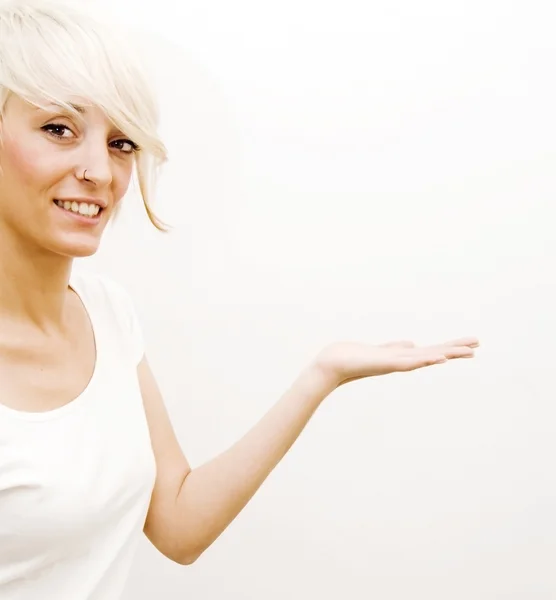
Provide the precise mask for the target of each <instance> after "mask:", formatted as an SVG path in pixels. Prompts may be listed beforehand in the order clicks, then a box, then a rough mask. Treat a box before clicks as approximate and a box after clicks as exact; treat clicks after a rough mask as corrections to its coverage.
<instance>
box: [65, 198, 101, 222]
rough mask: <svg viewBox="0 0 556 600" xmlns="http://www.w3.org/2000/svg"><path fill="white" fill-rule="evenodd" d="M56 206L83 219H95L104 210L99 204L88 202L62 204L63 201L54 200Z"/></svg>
mask: <svg viewBox="0 0 556 600" xmlns="http://www.w3.org/2000/svg"><path fill="white" fill-rule="evenodd" d="M54 204H56V205H57V206H59V207H60V208H61V209H63V210H67V211H68V212H72V213H75V214H77V215H81V216H82V217H89V218H94V217H96V216H98V214H99V213H100V212H101V211H102V208H101V207H100V206H99V205H98V204H89V203H87V202H69V201H66V202H62V201H61V200H54Z"/></svg>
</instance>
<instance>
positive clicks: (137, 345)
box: [70, 270, 143, 362]
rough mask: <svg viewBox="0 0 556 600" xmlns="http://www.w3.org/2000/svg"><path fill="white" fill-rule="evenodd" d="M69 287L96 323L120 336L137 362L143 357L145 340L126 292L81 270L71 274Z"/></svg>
mask: <svg viewBox="0 0 556 600" xmlns="http://www.w3.org/2000/svg"><path fill="white" fill-rule="evenodd" d="M70 287H71V288H72V289H74V291H75V292H76V293H77V294H78V295H79V296H81V299H82V301H83V303H84V304H85V305H86V307H87V308H88V310H89V312H90V315H91V316H92V317H96V320H97V322H100V323H103V324H104V326H105V327H108V328H109V329H110V330H111V331H118V332H120V334H121V335H122V336H123V337H124V338H125V339H126V343H128V344H130V345H131V347H132V352H133V355H134V357H135V359H136V361H137V362H138V360H139V359H140V358H141V356H142V354H143V336H142V332H141V326H140V324H139V319H138V317H137V313H136V310H135V303H134V302H133V300H132V298H131V296H130V294H129V293H128V291H127V289H126V288H125V287H124V286H123V285H122V284H121V283H119V282H117V281H115V280H114V279H112V278H110V277H108V276H106V275H104V274H100V273H97V272H91V271H81V270H79V271H74V272H72V275H71V278H70Z"/></svg>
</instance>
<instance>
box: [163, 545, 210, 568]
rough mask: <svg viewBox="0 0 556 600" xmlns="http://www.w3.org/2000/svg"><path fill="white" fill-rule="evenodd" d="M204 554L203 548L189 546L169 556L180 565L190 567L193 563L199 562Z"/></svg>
mask: <svg viewBox="0 0 556 600" xmlns="http://www.w3.org/2000/svg"><path fill="white" fill-rule="evenodd" d="M202 554H203V550H197V549H193V548H187V549H184V550H182V551H180V552H179V553H176V554H175V555H173V556H171V557H169V558H170V559H171V560H172V561H174V562H175V563H177V564H178V565H181V566H183V567H189V566H191V565H192V564H193V563H195V562H197V560H199V558H200V556H201V555H202Z"/></svg>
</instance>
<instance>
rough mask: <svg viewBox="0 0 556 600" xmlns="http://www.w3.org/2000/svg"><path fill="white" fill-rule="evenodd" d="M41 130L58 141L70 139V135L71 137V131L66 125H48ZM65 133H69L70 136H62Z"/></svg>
mask: <svg viewBox="0 0 556 600" xmlns="http://www.w3.org/2000/svg"><path fill="white" fill-rule="evenodd" d="M41 129H42V130H43V131H46V132H47V133H48V134H50V135H52V136H54V137H56V138H60V139H62V138H68V137H71V135H73V132H72V130H71V129H70V128H69V127H67V125H61V124H60V123H50V124H49V125H45V126H44V127H41ZM66 132H68V133H70V134H71V135H70V136H68V135H64V134H65V133H66Z"/></svg>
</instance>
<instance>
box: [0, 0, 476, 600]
mask: <svg viewBox="0 0 556 600" xmlns="http://www.w3.org/2000/svg"><path fill="white" fill-rule="evenodd" d="M121 37H124V36H121ZM121 37H120V38H119V37H118V36H117V35H113V34H110V33H108V30H107V28H106V26H105V25H99V24H98V23H97V22H96V21H95V20H93V19H92V18H91V17H90V16H88V15H86V14H81V13H79V12H76V11H75V10H74V9H70V8H68V7H67V6H61V5H59V6H56V5H54V4H49V3H48V4H47V3H46V2H41V1H40V0H20V1H19V2H15V3H13V2H12V3H9V4H7V5H6V4H4V5H3V6H2V7H1V8H0V389H1V391H2V393H1V396H0V598H2V599H3V600H11V599H14V600H15V599H17V600H31V599H32V600H37V599H39V598H40V599H51V598H55V599H56V600H86V599H87V600H113V599H116V598H119V597H120V596H121V592H122V589H123V587H124V583H125V579H126V575H127V572H128V569H129V566H130V564H131V561H132V557H133V553H134V550H135V547H136V544H137V541H138V539H139V536H140V533H141V532H142V531H144V532H145V533H146V535H147V536H148V537H149V539H150V540H151V541H152V543H153V544H154V545H155V546H156V547H157V548H158V549H159V550H160V551H161V552H162V553H163V554H165V555H166V556H167V557H168V558H170V559H171V560H173V561H176V562H178V563H180V564H190V563H192V562H193V561H195V560H196V559H197V558H198V557H199V555H200V554H201V553H202V552H203V551H204V550H205V549H206V548H207V547H208V546H209V545H210V544H211V543H212V542H213V541H214V540H215V539H216V538H217V537H218V536H219V535H220V533H221V532H222V531H223V530H224V529H225V528H226V527H227V526H228V525H229V524H230V522H231V521H232V520H233V519H234V518H235V516H236V515H237V514H238V513H239V512H240V511H241V509H242V508H243V507H244V506H245V505H246V503H247V502H248V501H249V499H250V498H251V497H252V496H253V494H254V493H255V492H256V490H257V489H258V488H259V487H260V485H261V484H262V483H263V481H264V480H265V478H266V477H267V476H268V475H269V473H270V472H271V471H272V470H273V468H274V467H275V466H276V465H277V463H278V462H279V461H280V460H281V459H282V457H283V456H284V454H285V453H286V452H287V451H288V449H289V448H290V446H291V445H292V444H293V442H294V441H295V440H296V438H297V437H298V436H299V434H300V433H301V431H302V430H303V428H304V426H305V425H306V424H307V422H308V420H309V419H310V417H311V416H312V414H313V413H314V412H315V410H316V409H317V408H318V406H319V405H320V403H321V402H322V401H323V400H324V399H325V398H326V397H327V396H329V395H330V394H331V392H332V391H334V390H335V389H336V388H337V387H338V386H340V385H342V384H344V383H346V382H349V381H353V380H355V379H360V378H364V377H372V376H376V375H385V374H388V373H393V372H399V371H410V370H413V369H419V368H422V367H426V366H429V365H436V364H440V363H443V362H446V361H447V360H450V359H456V358H467V357H471V356H473V353H474V348H475V347H476V346H478V342H477V341H476V340H475V339H472V338H465V339H461V340H457V341H454V342H450V343H447V344H440V345H437V346H431V347H425V348H417V347H415V346H414V345H412V344H410V343H407V342H400V343H393V344H386V345H382V346H368V345H364V344H355V343H345V344H344V343H337V344H332V345H331V346H329V347H327V348H326V349H324V350H323V351H322V352H321V353H320V354H318V356H316V357H315V359H314V360H313V361H312V362H311V364H309V365H307V366H306V367H305V368H304V369H303V370H302V372H301V373H300V375H299V377H298V378H297V380H296V381H295V382H294V383H293V385H292V386H291V388H290V389H289V391H287V392H286V393H285V395H284V396H283V397H282V398H281V399H280V400H279V401H278V402H277V404H276V405H275V406H274V407H273V408H272V409H271V410H270V412H269V413H268V414H267V415H266V416H264V417H263V419H262V420H261V421H260V422H259V423H258V424H257V425H256V426H255V427H254V428H253V429H252V430H251V431H249V432H248V433H247V435H246V436H245V437H244V438H243V439H241V440H240V441H239V442H237V444H235V445H234V446H233V447H232V448H230V449H229V450H228V451H227V452H225V453H223V454H222V455H220V456H218V457H217V458H215V459H214V460H212V461H211V462H209V463H208V464H205V465H203V466H201V467H199V468H195V469H193V470H192V469H191V468H190V466H189V464H188V462H187V460H186V458H185V457H184V455H183V453H182V451H181V449H180V446H179V445H178V442H177V440H176V437H175V435H174V432H173V430H172V426H171V424H170V422H169V420H168V416H167V413H166V410H165V408H164V404H163V400H162V398H161V395H160V392H159V390H158V387H157V384H156V381H155V378H154V376H153V374H152V372H151V370H150V368H149V364H148V361H147V358H146V357H145V355H144V347H143V340H142V337H141V329H140V326H139V324H138V322H137V318H136V316H135V313H134V310H133V305H132V303H131V301H130V299H129V297H128V296H127V294H126V293H125V292H124V290H123V289H122V288H121V287H119V286H118V285H117V284H115V283H114V282H113V281H110V280H108V279H106V278H104V277H98V276H92V275H87V276H84V275H81V276H78V275H77V274H76V273H74V272H73V271H72V265H73V261H74V259H75V258H78V257H84V256H90V255H92V254H93V253H94V252H95V251H96V250H97V248H98V246H99V243H100V240H101V236H102V232H103V230H104V228H105V226H106V224H107V223H108V222H109V221H110V219H112V218H113V216H114V215H115V213H116V212H117V210H118V207H119V204H120V202H121V199H122V197H123V196H124V194H125V192H126V190H127V189H128V185H129V183H130V180H131V177H132V175H133V173H134V169H136V173H137V177H138V179H139V182H140V187H141V192H142V196H143V200H144V203H145V207H146V209H147V213H148V215H149V218H150V219H151V221H152V222H153V224H154V226H156V227H158V228H159V229H163V228H164V227H163V225H162V224H161V223H160V222H159V221H158V219H157V218H156V216H155V215H154V213H153V211H152V210H151V208H150V203H149V202H150V190H151V187H152V186H151V181H152V178H151V177H150V176H151V175H152V174H153V173H154V171H155V170H156V167H157V165H159V164H160V163H161V162H162V161H163V160H164V159H165V148H164V145H163V143H162V142H161V141H160V139H159V138H158V135H157V130H156V127H157V111H156V106H155V102H154V100H153V98H152V97H151V93H150V90H149V86H148V84H147V82H146V79H145V77H144V75H143V74H142V72H141V70H140V68H138V66H137V65H136V64H135V62H134V60H133V58H132V56H133V55H132V53H131V52H129V51H127V50H125V49H124V48H123V47H122V46H121V42H120V39H121Z"/></svg>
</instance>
